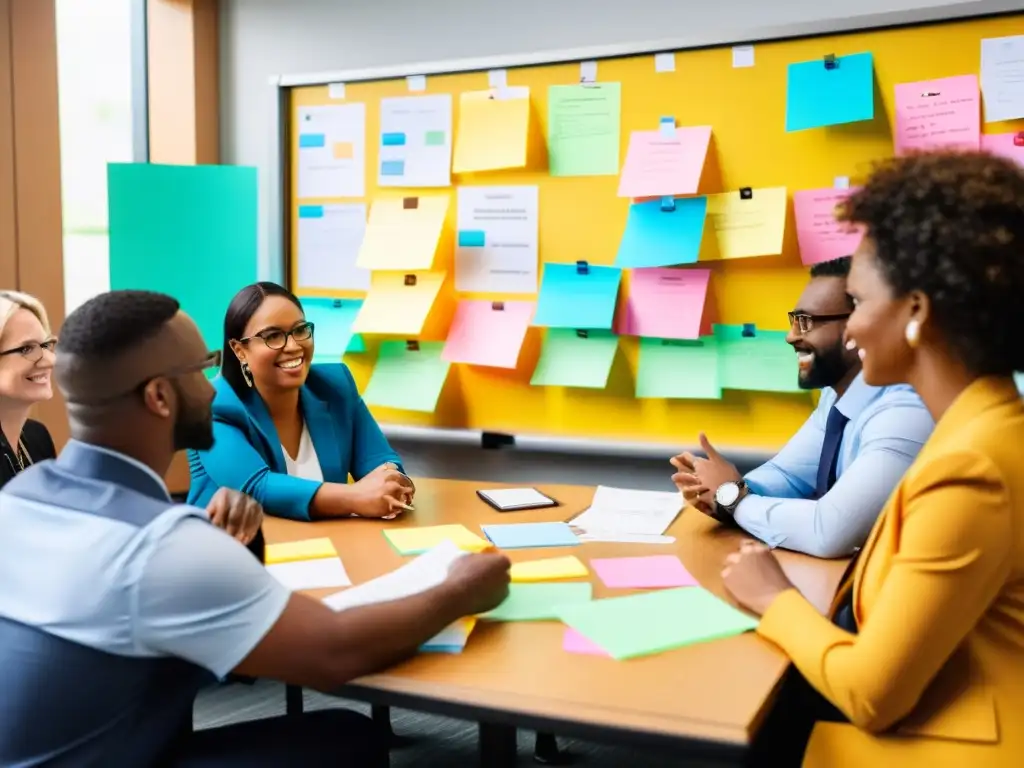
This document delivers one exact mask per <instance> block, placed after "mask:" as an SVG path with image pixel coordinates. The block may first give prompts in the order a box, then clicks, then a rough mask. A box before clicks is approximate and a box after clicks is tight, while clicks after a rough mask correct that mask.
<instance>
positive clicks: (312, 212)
mask: <svg viewBox="0 0 1024 768" xmlns="http://www.w3.org/2000/svg"><path fill="white" fill-rule="evenodd" d="M323 217H324V207H323V206H322V205H300V206H299V218H300V219H322V218H323Z"/></svg>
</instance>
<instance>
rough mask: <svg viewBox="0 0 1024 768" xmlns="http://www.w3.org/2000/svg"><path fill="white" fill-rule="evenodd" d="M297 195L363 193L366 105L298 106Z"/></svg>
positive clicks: (314, 195) (356, 194) (347, 194)
mask: <svg viewBox="0 0 1024 768" xmlns="http://www.w3.org/2000/svg"><path fill="white" fill-rule="evenodd" d="M298 134H299V135H298V141H299V197H300V198H311V197H362V196H363V195H364V194H366V105H365V104H336V105H334V104H332V105H330V106H322V107H300V108H299V114H298Z"/></svg>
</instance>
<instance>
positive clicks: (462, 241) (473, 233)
mask: <svg viewBox="0 0 1024 768" xmlns="http://www.w3.org/2000/svg"><path fill="white" fill-rule="evenodd" d="M486 239H487V233H486V232H483V231H481V230H479V229H460V230H459V247H460V248H483V247H484V243H485V242H486Z"/></svg>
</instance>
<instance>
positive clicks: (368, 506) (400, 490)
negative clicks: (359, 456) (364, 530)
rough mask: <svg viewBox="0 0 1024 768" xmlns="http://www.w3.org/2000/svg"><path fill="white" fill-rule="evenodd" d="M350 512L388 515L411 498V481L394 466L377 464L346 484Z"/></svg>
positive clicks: (383, 516)
mask: <svg viewBox="0 0 1024 768" xmlns="http://www.w3.org/2000/svg"><path fill="white" fill-rule="evenodd" d="M350 489H351V492H352V512H353V513H355V514H357V515H359V516H360V517H377V518H392V517H397V516H398V515H399V514H401V513H402V512H404V511H405V510H406V507H408V506H409V502H410V501H412V494H413V492H414V490H413V488H412V481H411V480H409V478H408V477H406V476H405V475H403V474H402V473H401V472H399V471H398V470H397V469H391V468H389V467H387V466H386V465H385V466H381V467H378V468H377V469H375V470H373V472H371V473H370V474H368V475H366V477H364V478H363V479H362V480H360V481H359V482H357V483H353V484H352V485H351V486H350Z"/></svg>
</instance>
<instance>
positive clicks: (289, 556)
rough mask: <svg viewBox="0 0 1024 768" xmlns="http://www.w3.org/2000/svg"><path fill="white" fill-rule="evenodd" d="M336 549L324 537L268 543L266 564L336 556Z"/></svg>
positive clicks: (332, 543)
mask: <svg viewBox="0 0 1024 768" xmlns="http://www.w3.org/2000/svg"><path fill="white" fill-rule="evenodd" d="M337 556H338V551H337V550H336V549H335V548H334V542H332V541H331V540H330V539H328V538H326V537H324V538H320V539H303V540H302V541H288V542H282V543H281V544H268V545H267V552H266V564H267V565H274V564H276V563H294V562H297V561H299V560H316V559H317V558H321V557H337Z"/></svg>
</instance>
